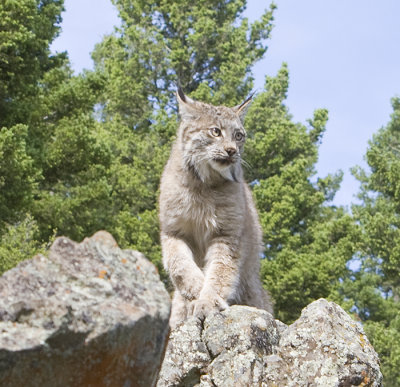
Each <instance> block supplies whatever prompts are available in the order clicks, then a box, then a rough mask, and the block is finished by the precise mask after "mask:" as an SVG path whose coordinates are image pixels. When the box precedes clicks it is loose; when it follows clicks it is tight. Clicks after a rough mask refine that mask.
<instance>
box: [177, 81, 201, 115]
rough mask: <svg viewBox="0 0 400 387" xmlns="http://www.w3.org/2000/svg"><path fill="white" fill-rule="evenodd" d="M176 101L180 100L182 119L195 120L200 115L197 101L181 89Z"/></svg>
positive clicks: (178, 91)
mask: <svg viewBox="0 0 400 387" xmlns="http://www.w3.org/2000/svg"><path fill="white" fill-rule="evenodd" d="M176 99H177V100H178V105H179V114H180V116H181V118H182V119H193V118H194V117H195V116H197V115H198V112H197V107H196V101H194V100H193V99H191V98H189V97H188V96H187V95H185V93H184V92H183V90H182V89H181V88H180V87H178V90H177V91H176Z"/></svg>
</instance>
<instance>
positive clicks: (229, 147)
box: [225, 146, 236, 157]
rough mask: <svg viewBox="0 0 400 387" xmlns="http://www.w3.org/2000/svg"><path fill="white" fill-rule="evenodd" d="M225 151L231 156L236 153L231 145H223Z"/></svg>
mask: <svg viewBox="0 0 400 387" xmlns="http://www.w3.org/2000/svg"><path fill="white" fill-rule="evenodd" d="M225 152H226V153H228V156H229V157H231V156H233V155H234V154H235V153H236V148H234V147H232V146H227V147H225Z"/></svg>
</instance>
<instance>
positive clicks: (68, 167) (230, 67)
mask: <svg viewBox="0 0 400 387" xmlns="http://www.w3.org/2000/svg"><path fill="white" fill-rule="evenodd" d="M114 4H115V5H116V7H117V9H118V11H119V15H120V18H121V21H122V22H121V26H120V27H119V28H118V29H116V30H115V32H114V33H113V34H111V35H109V36H106V37H104V39H103V40H102V41H101V42H100V43H99V44H98V45H97V46H96V47H95V50H94V52H93V59H94V62H95V69H94V71H85V72H83V73H82V74H78V75H74V74H73V72H72V70H71V68H70V65H69V62H68V58H67V54H66V53H61V54H57V55H53V54H51V52H50V50H49V45H50V43H51V42H52V40H53V39H54V38H55V37H56V36H57V35H58V33H59V29H60V23H61V12H62V10H63V2H62V0H21V1H18V2H16V1H13V0H5V1H3V2H1V3H0V272H3V271H5V270H8V269H9V268H11V267H12V266H15V265H16V264H17V263H18V262H20V261H21V260H23V259H26V258H30V257H32V256H33V255H34V254H35V253H37V252H44V250H45V247H46V245H47V244H48V242H49V241H51V240H52V238H53V237H54V233H56V234H57V235H66V236H68V237H70V238H72V239H75V240H78V241H79V240H82V239H83V238H84V237H86V236H89V235H91V234H93V233H94V232H95V231H97V230H99V229H106V230H108V231H109V232H111V233H112V234H113V235H114V236H115V237H116V239H117V241H118V243H119V244H120V246H121V247H123V248H134V249H137V250H140V251H142V252H143V253H144V254H146V256H147V257H148V258H150V259H151V260H152V261H153V262H154V263H155V264H156V265H157V266H158V268H159V270H160V274H161V275H162V277H163V279H164V280H165V281H166V276H165V273H164V272H163V270H162V267H161V250H160V246H159V239H158V238H159V236H158V233H159V231H158V230H159V229H158V217H157V197H158V186H159V179H160V175H161V172H162V169H163V166H164V164H165V162H166V160H167V158H168V156H169V151H170V147H171V144H172V142H173V140H174V136H175V132H176V128H177V120H178V117H177V110H176V102H175V90H176V86H177V85H178V84H179V85H180V86H182V88H183V89H184V91H185V92H186V93H187V94H189V95H190V96H191V97H193V98H195V99H199V100H202V101H206V102H211V103H214V104H224V105H228V106H234V105H236V104H238V103H240V102H241V101H242V100H243V99H244V98H246V97H247V96H248V95H249V93H250V92H251V90H252V88H253V76H252V66H253V65H254V64H255V63H256V62H257V61H258V60H259V59H261V58H262V57H263V56H264V54H265V53H266V51H267V40H268V39H269V37H270V33H271V30H272V26H273V14H274V9H275V5H274V4H272V5H271V6H270V7H269V8H268V9H267V10H265V12H264V13H263V14H262V15H260V18H259V20H257V21H255V22H253V23H249V21H248V20H247V19H246V18H244V17H243V11H244V9H245V6H246V1H245V0H225V1H222V0H201V1H198V2H194V1H188V0H179V1H174V2H168V1H164V0H156V1H152V2H148V1H142V0H114ZM288 87H289V74H288V68H287V65H286V64H283V65H282V67H281V69H280V70H279V72H278V74H276V75H275V76H273V77H272V76H269V77H266V80H265V85H264V89H263V90H260V91H259V92H258V94H257V95H256V96H255V98H254V101H253V104H252V106H251V108H250V110H249V112H248V115H247V117H246V122H245V127H246V130H247V132H248V140H247V142H246V147H245V151H246V153H245V155H244V159H245V161H246V165H247V167H246V178H247V180H248V182H249V183H250V185H251V187H252V189H253V194H254V197H255V200H256V205H257V208H258V211H259V215H260V220H261V224H262V227H263V231H264V242H265V253H264V257H262V259H263V260H262V273H261V275H262V278H263V281H264V284H265V287H266V288H268V289H269V291H270V292H271V294H272V296H273V298H274V300H275V309H276V317H277V318H279V319H281V320H283V321H285V322H291V321H293V320H294V319H295V318H297V317H298V315H299V313H300V311H301V309H302V308H303V307H304V306H305V305H307V304H308V303H309V302H311V301H312V300H315V299H317V298H319V297H326V298H330V299H332V300H334V301H336V302H339V303H341V304H342V305H343V306H344V307H345V308H347V310H349V311H351V312H352V313H353V314H354V316H355V317H356V318H358V319H359V320H361V321H362V322H363V324H364V326H365V329H366V331H367V333H368V335H369V337H370V338H371V341H372V343H373V344H374V346H375V348H376V349H377V351H378V352H379V354H380V356H381V360H382V368H383V371H384V374H385V384H386V385H388V386H396V385H399V384H400V374H399V371H398V370H399V365H400V345H399V344H398V343H399V337H400V336H399V335H400V323H399V321H400V311H399V296H400V294H399V292H400V282H399V281H400V273H399V270H400V269H399V267H400V265H399V264H400V247H399V246H400V234H399V219H400V218H399V216H400V215H399V214H400V183H399V181H400V161H399V160H400V158H399V156H400V135H399V133H400V100H399V99H394V100H393V109H394V113H393V116H392V119H391V121H390V123H389V124H388V125H387V126H386V127H384V128H382V129H381V130H380V131H379V132H378V133H377V134H376V135H375V136H374V138H373V139H372V140H371V142H370V144H369V148H368V150H367V155H366V157H367V161H368V164H369V166H370V168H371V172H370V173H367V172H364V171H362V170H361V169H360V168H355V169H354V174H355V175H356V176H357V177H358V179H359V180H360V182H361V183H362V189H361V192H360V201H361V204H359V205H353V207H352V214H350V213H348V212H347V211H346V210H345V209H344V208H340V207H336V206H334V205H332V204H331V201H332V199H333V198H334V195H335V192H336V191H337V190H338V188H339V186H340V182H341V179H342V173H341V172H340V171H339V172H338V173H336V174H333V175H328V176H325V177H317V176H316V171H315V164H316V162H317V159H318V146H319V143H320V142H321V141H322V137H323V134H324V131H325V125H326V122H327V119H328V112H327V111H326V110H325V109H318V110H316V111H315V112H314V115H313V117H312V118H311V119H310V120H308V122H307V123H306V125H303V124H299V123H295V122H293V119H292V117H291V116H290V114H289V111H288V109H287V107H286V106H285V98H286V95H287V92H288Z"/></svg>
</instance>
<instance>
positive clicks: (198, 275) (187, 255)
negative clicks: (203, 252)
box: [161, 234, 204, 301]
mask: <svg viewBox="0 0 400 387" xmlns="http://www.w3.org/2000/svg"><path fill="white" fill-rule="evenodd" d="M161 246H162V251H163V263H164V267H165V269H166V270H167V271H168V272H169V275H170V277H171V280H172V283H173V284H174V286H175V289H176V290H177V291H179V293H180V294H181V296H182V297H183V298H184V299H185V300H188V301H192V300H194V299H197V298H199V296H200V291H201V289H202V288H203V285H204V274H203V272H202V271H201V270H200V268H199V267H198V266H197V265H196V263H195V262H194V259H193V253H192V250H191V249H190V247H189V246H188V245H187V244H186V242H185V241H183V240H182V239H179V238H176V237H173V236H170V235H166V234H162V235H161Z"/></svg>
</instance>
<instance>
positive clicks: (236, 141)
mask: <svg viewBox="0 0 400 387" xmlns="http://www.w3.org/2000/svg"><path fill="white" fill-rule="evenodd" d="M178 97H179V95H178ZM179 102H180V113H181V118H182V121H181V126H180V136H181V144H182V151H183V161H184V164H185V166H186V168H188V169H190V170H192V171H193V172H194V173H195V174H196V176H197V177H198V178H199V179H200V180H202V181H203V182H206V181H209V180H210V179H211V180H212V179H213V178H215V176H216V175H219V176H222V177H223V178H224V179H226V180H230V181H237V178H238V173H239V170H240V164H241V154H242V152H243V146H244V143H245V140H246V132H245V130H244V128H243V124H242V121H241V116H240V114H239V113H238V108H228V107H224V106H218V107H215V106H211V105H208V104H205V103H201V102H197V101H193V100H191V99H190V98H188V97H187V96H185V100H182V99H181V100H180V101H179Z"/></svg>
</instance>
